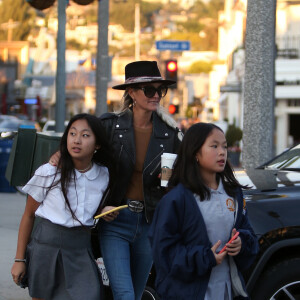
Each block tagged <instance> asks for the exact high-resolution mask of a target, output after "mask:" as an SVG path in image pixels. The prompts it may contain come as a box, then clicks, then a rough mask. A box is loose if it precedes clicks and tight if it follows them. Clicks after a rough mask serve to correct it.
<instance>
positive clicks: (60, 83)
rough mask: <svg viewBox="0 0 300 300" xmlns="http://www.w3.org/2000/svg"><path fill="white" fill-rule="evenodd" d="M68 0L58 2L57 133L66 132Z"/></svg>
mask: <svg viewBox="0 0 300 300" xmlns="http://www.w3.org/2000/svg"><path fill="white" fill-rule="evenodd" d="M67 1H68V0H58V6H57V12H58V31H57V43H56V44H57V67H56V100H55V101H56V103H55V120H56V123H55V131H56V132H63V131H64V130H65V126H64V121H65V117H66V105H65V102H66V92H65V88H66V7H67Z"/></svg>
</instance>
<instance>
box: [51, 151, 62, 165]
mask: <svg viewBox="0 0 300 300" xmlns="http://www.w3.org/2000/svg"><path fill="white" fill-rule="evenodd" d="M59 159H60V152H59V151H57V152H55V153H54V154H53V155H52V156H51V157H50V160H49V164H50V165H51V166H53V167H56V166H57V165H58V162H59Z"/></svg>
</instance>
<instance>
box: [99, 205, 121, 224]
mask: <svg viewBox="0 0 300 300" xmlns="http://www.w3.org/2000/svg"><path fill="white" fill-rule="evenodd" d="M114 208H116V207H115V206H105V207H104V208H103V209H102V210H101V214H102V213H105V212H106V211H109V210H111V209H114ZM118 214H119V212H118V211H114V212H111V213H109V214H107V215H105V216H103V217H102V219H104V220H105V221H106V222H111V221H113V220H114V219H115V218H116V217H117V216H118Z"/></svg>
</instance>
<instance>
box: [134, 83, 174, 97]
mask: <svg viewBox="0 0 300 300" xmlns="http://www.w3.org/2000/svg"><path fill="white" fill-rule="evenodd" d="M135 89H137V90H142V91H143V92H144V95H145V96H146V97H147V98H152V97H154V95H155V94H156V93H157V94H158V96H159V97H164V96H166V94H167V92H168V87H167V86H163V85H162V86H159V87H158V88H157V89H156V88H155V87H154V86H151V85H149V86H144V87H139V86H137V87H135Z"/></svg>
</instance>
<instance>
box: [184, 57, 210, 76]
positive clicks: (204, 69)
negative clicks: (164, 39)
mask: <svg viewBox="0 0 300 300" xmlns="http://www.w3.org/2000/svg"><path fill="white" fill-rule="evenodd" d="M212 66H213V63H212V62H207V61H200V60H199V61H196V62H194V63H193V64H192V65H191V66H190V67H189V70H188V72H189V73H209V72H210V71H211V70H212Z"/></svg>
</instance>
